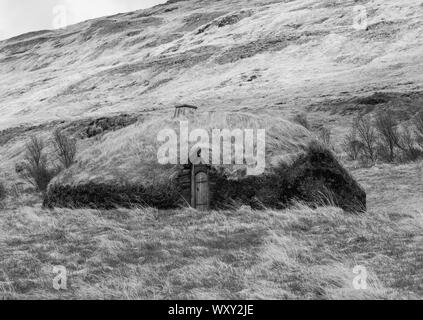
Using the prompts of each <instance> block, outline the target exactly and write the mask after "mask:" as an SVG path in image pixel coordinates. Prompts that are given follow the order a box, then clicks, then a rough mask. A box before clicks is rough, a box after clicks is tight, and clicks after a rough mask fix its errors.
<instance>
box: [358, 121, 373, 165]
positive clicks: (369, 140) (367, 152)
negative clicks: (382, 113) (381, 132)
mask: <svg viewBox="0 0 423 320" xmlns="http://www.w3.org/2000/svg"><path fill="white" fill-rule="evenodd" d="M354 127H356V128H357V135H358V138H359V141H360V142H361V143H362V145H363V154H362V155H363V156H364V159H365V160H369V161H370V162H371V163H374V162H375V161H376V155H377V153H376V148H377V142H378V138H377V132H376V129H375V128H374V126H373V121H372V119H371V118H370V117H369V116H360V117H358V118H357V119H356V120H355V122H354Z"/></svg>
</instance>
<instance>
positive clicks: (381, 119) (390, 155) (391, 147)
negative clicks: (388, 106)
mask: <svg viewBox="0 0 423 320" xmlns="http://www.w3.org/2000/svg"><path fill="white" fill-rule="evenodd" d="M375 126H376V130H377V132H378V133H379V136H380V143H379V151H380V154H381V158H382V159H384V160H386V161H388V162H394V161H395V158H396V154H395V149H396V148H397V147H400V144H399V143H400V133H399V131H398V123H397V122H396V121H395V119H394V117H393V115H392V113H391V112H389V111H387V112H379V113H377V114H376V119H375Z"/></svg>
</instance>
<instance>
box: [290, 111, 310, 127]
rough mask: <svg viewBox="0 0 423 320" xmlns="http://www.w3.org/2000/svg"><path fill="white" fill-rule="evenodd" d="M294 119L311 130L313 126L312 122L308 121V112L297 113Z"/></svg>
mask: <svg viewBox="0 0 423 320" xmlns="http://www.w3.org/2000/svg"><path fill="white" fill-rule="evenodd" d="M293 121H294V122H295V123H298V124H299V125H301V126H303V127H304V128H306V129H307V130H311V126H310V123H309V121H308V118H307V114H306V113H300V114H297V115H296V116H295V117H294V119H293Z"/></svg>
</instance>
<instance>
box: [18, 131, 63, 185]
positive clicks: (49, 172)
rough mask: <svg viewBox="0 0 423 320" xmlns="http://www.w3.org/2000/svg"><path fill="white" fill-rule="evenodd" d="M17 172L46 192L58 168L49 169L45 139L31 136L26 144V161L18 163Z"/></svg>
mask: <svg viewBox="0 0 423 320" xmlns="http://www.w3.org/2000/svg"><path fill="white" fill-rule="evenodd" d="M16 172H17V173H18V174H19V175H20V177H21V178H23V179H25V180H26V181H28V182H29V183H30V184H32V185H33V186H34V187H35V188H37V190H38V191H40V192H43V193H44V192H45V191H46V190H47V186H48V184H49V182H50V181H51V179H53V177H54V176H55V175H56V174H57V170H56V169H49V168H48V165H47V156H46V154H45V145H44V141H43V140H42V139H40V138H38V137H35V136H33V137H31V139H30V141H29V142H28V143H27V144H26V152H25V157H24V162H23V163H21V164H19V165H16Z"/></svg>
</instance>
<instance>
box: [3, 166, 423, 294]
mask: <svg viewBox="0 0 423 320" xmlns="http://www.w3.org/2000/svg"><path fill="white" fill-rule="evenodd" d="M421 168H422V164H421V163H420V164H419V163H417V164H410V165H403V166H399V167H394V166H391V167H389V168H371V169H358V170H354V171H353V173H354V174H355V175H356V177H357V178H358V180H359V181H360V182H361V183H362V184H363V185H364V186H365V187H366V189H367V191H368V193H369V198H370V199H369V212H367V213H366V214H363V215H351V214H347V213H344V212H342V210H340V209H337V208H332V207H322V208H317V209H315V210H313V209H310V208H308V207H306V206H303V205H300V204H298V205H297V206H296V207H294V208H291V209H289V210H285V211H252V210H251V209H249V208H243V209H241V210H239V211H236V212H231V211H227V212H210V213H199V212H196V211H194V210H190V209H185V210H179V211H157V210H154V209H138V210H123V209H122V210H113V211H98V210H70V209H55V210H51V211H50V210H44V209H41V207H40V205H37V204H34V203H33V201H35V202H36V199H35V200H34V199H32V198H31V196H25V195H22V196H21V204H20V205H17V203H19V201H17V199H12V200H11V199H9V201H6V202H5V204H4V205H3V208H2V210H1V211H0V212H1V213H0V261H1V265H0V270H1V274H0V296H1V298H3V299H32V298H36V299H422V298H423V272H422V270H423V252H422V250H423V237H422V235H423V211H422V208H423V203H422V202H423V199H422V197H421V194H422V188H423V183H422V181H423V180H422V179H421V172H422V170H421ZM419 170H420V171H419ZM416 172H420V177H419V176H416V175H415V174H416ZM11 202H13V203H14V204H12V203H11ZM26 203H27V204H28V205H26ZM29 205H30V206H29ZM59 265H61V266H65V267H66V268H67V271H68V283H67V287H68V288H67V290H65V291H56V290H55V289H54V288H53V278H54V277H55V276H56V274H54V273H53V266H59ZM357 265H361V266H364V267H366V269H367V271H368V274H369V276H368V280H367V282H368V288H367V289H366V290H356V289H354V286H353V279H354V277H356V274H354V273H353V269H354V267H355V266H357Z"/></svg>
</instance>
